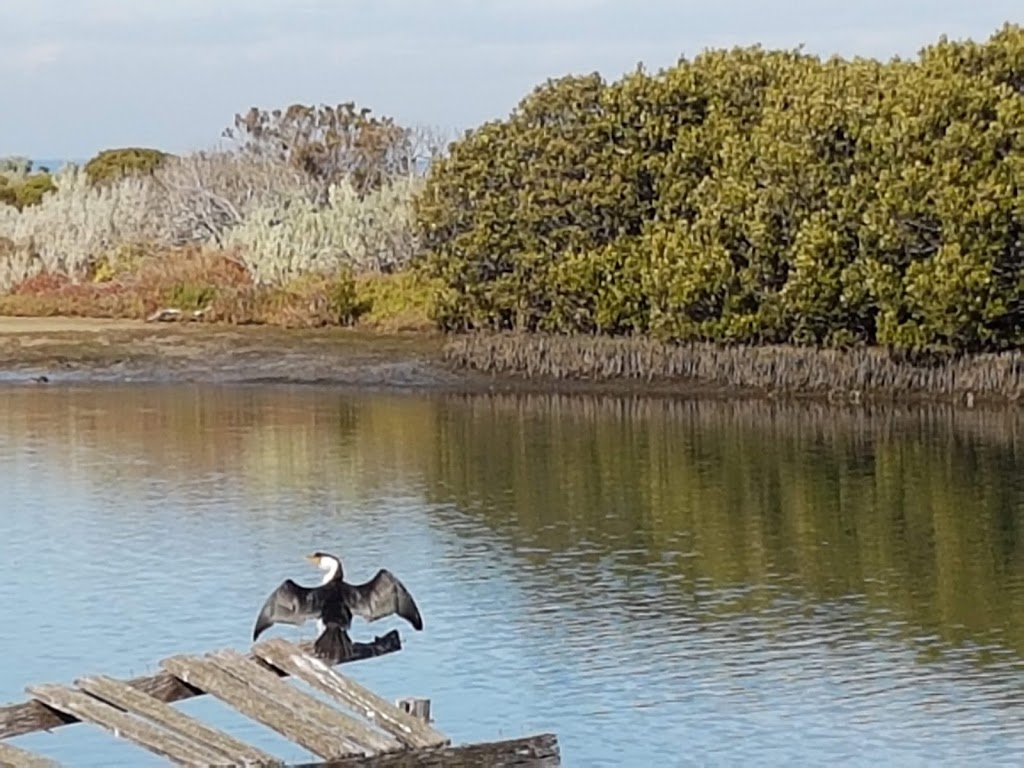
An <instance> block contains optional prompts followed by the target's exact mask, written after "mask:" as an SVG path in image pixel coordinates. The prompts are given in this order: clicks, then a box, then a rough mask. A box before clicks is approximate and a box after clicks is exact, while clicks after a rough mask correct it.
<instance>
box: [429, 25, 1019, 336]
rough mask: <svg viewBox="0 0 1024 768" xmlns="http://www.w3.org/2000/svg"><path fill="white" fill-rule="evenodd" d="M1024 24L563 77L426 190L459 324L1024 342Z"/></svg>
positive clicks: (444, 316)
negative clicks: (870, 47) (883, 53)
mask: <svg viewBox="0 0 1024 768" xmlns="http://www.w3.org/2000/svg"><path fill="white" fill-rule="evenodd" d="M1021 179H1024V29H1022V28H1021V27H1019V26H1011V25H1007V26H1005V27H1004V28H1003V29H1002V30H1000V31H999V32H997V33H996V34H995V35H993V36H992V37H991V38H990V39H989V40H988V41H987V42H985V43H982V44H977V43H973V42H949V41H947V40H945V39H942V40H940V41H939V42H938V43H936V44H935V45H932V46H930V47H928V48H926V49H925V50H924V51H922V53H921V55H920V56H919V57H918V58H917V59H915V60H913V61H904V60H898V59H897V60H893V61H890V62H886V63H881V62H877V61H873V60H865V59H854V60H844V59H839V58H833V59H829V60H822V59H820V58H818V57H814V56H810V55H806V54H804V53H802V52H799V51H766V50H762V49H761V48H759V47H752V48H740V49H733V50H729V51H711V52H706V53H703V54H701V55H700V56H698V57H696V58H695V59H694V60H693V61H687V60H681V61H680V62H679V63H678V64H677V65H676V66H674V67H672V68H670V69H668V70H665V71H662V72H659V73H657V74H648V73H645V72H643V71H637V72H634V73H631V74H629V75H627V76H625V77H623V78H622V79H621V80H619V81H617V82H614V83H606V82H604V81H603V80H602V79H601V78H599V77H598V76H596V75H591V76H586V77H569V78H563V79H561V80H551V81H548V82H547V83H545V84H544V85H543V86H541V87H539V88H537V89H536V90H535V91H534V92H533V93H531V94H530V95H529V96H527V98H525V99H524V100H523V102H521V104H520V105H519V106H518V107H517V109H516V110H515V111H514V112H513V113H512V115H510V117H509V118H508V119H507V120H502V121H494V122H491V123H487V124H485V125H483V126H481V127H480V128H478V129H476V130H474V131H471V132H468V133H467V134H466V135H465V136H464V137H463V138H462V139H460V140H459V141H457V142H455V143H454V144H453V145H452V146H451V147H450V152H449V154H448V156H447V157H445V158H443V159H441V160H439V161H437V162H436V163H435V164H434V167H433V168H432V172H431V174H430V175H429V177H428V180H427V184H426V186H425V188H424V190H423V192H422V194H421V195H420V196H419V198H418V199H417V219H418V223H419V225H420V228H421V230H422V236H423V242H424V244H425V246H426V254H425V259H424V261H423V266H424V269H425V271H426V273H427V274H428V275H430V276H434V277H436V278H439V279H440V280H441V281H442V282H443V285H444V291H443V296H442V297H441V301H440V302H439V305H438V320H439V322H440V323H441V325H442V326H443V327H445V328H448V329H469V328H496V329H503V328H517V329H524V330H551V331H559V332H599V333H608V334H625V333H649V334H652V335H655V336H657V337H661V338H666V339H679V340H683V339H711V340H717V341H735V342H789V343H800V344H824V345H830V346H840V345H846V344H850V343H857V342H864V343H878V344H883V345H887V346H890V347H893V348H907V349H933V350H941V349H960V350H972V349H981V348H1001V347H1010V346H1018V345H1020V344H1021V343H1022V342H1024V305H1022V303H1021V301H1020V299H1019V298H1018V297H1019V296H1020V289H1021V288H1022V287H1024V284H1022V281H1024V271H1022V267H1024V265H1022V256H1024V247H1022V238H1024V193H1022V192H1021V189H1020V186H1021V185H1020V181H1021Z"/></svg>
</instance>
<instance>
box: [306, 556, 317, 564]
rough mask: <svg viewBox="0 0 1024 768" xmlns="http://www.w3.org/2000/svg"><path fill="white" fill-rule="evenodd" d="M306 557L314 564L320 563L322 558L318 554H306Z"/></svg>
mask: <svg viewBox="0 0 1024 768" xmlns="http://www.w3.org/2000/svg"><path fill="white" fill-rule="evenodd" d="M306 559H307V560H309V562H311V563H312V564H313V565H320V558H319V557H317V556H316V555H306Z"/></svg>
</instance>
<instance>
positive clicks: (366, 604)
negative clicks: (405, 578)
mask: <svg viewBox="0 0 1024 768" xmlns="http://www.w3.org/2000/svg"><path fill="white" fill-rule="evenodd" d="M347 586H348V588H349V593H348V595H347V596H346V600H345V602H346V604H347V605H348V608H349V610H351V611H352V613H354V614H356V615H357V616H362V617H363V618H364V619H366V620H367V621H376V620H377V619H382V618H384V617H385V616H390V615H391V614H397V615H399V616H401V617H402V618H403V619H405V620H406V621H408V622H409V623H410V624H412V626H413V627H414V628H416V629H417V630H420V629H423V619H422V618H421V617H420V610H419V608H417V607H416V601H415V600H413V599H412V595H411V594H409V590H407V589H406V588H405V585H404V584H403V583H402V582H400V581H399V580H398V579H397V578H395V576H394V575H393V574H392V573H391V572H390V571H389V570H387V569H386V568H381V569H380V570H379V571H377V575H376V576H374V577H373V578H372V579H370V580H369V581H367V582H366V583H365V584H349V585H347Z"/></svg>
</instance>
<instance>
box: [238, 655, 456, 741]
mask: <svg viewBox="0 0 1024 768" xmlns="http://www.w3.org/2000/svg"><path fill="white" fill-rule="evenodd" d="M253 653H254V654H256V655H257V656H259V657H260V658H262V659H263V660H264V661H267V662H268V663H270V664H273V665H274V666H275V667H278V668H279V669H281V670H283V671H285V672H287V673H288V674H289V675H292V676H293V677H296V678H298V679H299V680H302V681H303V682H305V683H308V684H309V685H311V686H313V687H314V688H316V689H317V690H319V691H322V692H324V693H326V694H327V695H329V696H331V697H333V698H334V699H336V700H338V701H340V702H342V703H343V704H346V705H348V706H349V707H351V708H352V709H354V710H355V711H356V712H358V713H359V714H361V715H363V716H364V717H366V719H367V720H370V721H371V722H375V723H376V724H377V725H379V726H380V727H381V728H384V729H385V730H387V731H388V732H390V733H392V734H393V735H394V736H396V737H397V738H398V740H399V741H401V742H402V743H403V744H404V745H406V746H408V747H414V748H420V747H437V746H444V745H446V744H449V743H450V739H449V738H448V737H447V736H445V735H444V734H443V733H441V732H440V731H437V730H435V729H434V728H433V727H431V726H430V725H429V724H428V723H425V722H423V721H422V720H419V719H418V718H416V717H414V716H413V715H410V714H409V713H408V712H403V711H402V710H400V709H399V708H398V707H396V706H395V705H394V704H392V703H391V702H389V701H386V700H385V699H382V698H381V697H380V696H378V695H377V694H375V693H374V692H373V691H371V690H369V689H368V688H364V687H363V686H361V685H359V684H358V683H356V682H355V681H353V680H349V679H348V678H347V677H342V676H341V675H339V674H338V673H337V672H335V671H334V670H333V669H331V667H330V666H328V665H327V664H325V663H324V662H323V661H321V660H320V659H319V658H317V657H315V656H309V655H306V654H305V653H303V652H302V649H300V648H298V647H296V646H295V645H293V644H291V643H289V642H287V641H285V640H281V639H278V638H275V639H273V640H265V641H264V642H262V643H258V644H257V645H255V646H253Z"/></svg>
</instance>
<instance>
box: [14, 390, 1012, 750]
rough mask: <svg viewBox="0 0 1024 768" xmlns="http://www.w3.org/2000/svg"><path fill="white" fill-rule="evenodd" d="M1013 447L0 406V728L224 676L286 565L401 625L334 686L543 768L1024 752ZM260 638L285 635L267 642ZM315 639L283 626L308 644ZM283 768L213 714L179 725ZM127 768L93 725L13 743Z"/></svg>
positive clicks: (136, 393) (950, 424)
mask: <svg viewBox="0 0 1024 768" xmlns="http://www.w3.org/2000/svg"><path fill="white" fill-rule="evenodd" d="M1022 424H1024V422H1021V421H1018V420H1015V419H1014V418H1012V417H1011V418H1007V417H1005V416H999V415H996V416H990V417H986V416H983V415H980V414H963V415H960V416H957V417H956V419H955V420H954V418H953V417H952V416H950V415H948V414H942V413H937V414H931V415H929V414H927V413H918V412H915V413H903V414H892V413H887V414H878V415H874V416H869V415H865V414H863V413H854V412H830V411H828V410H824V409H822V410H809V409H802V408H795V407H794V408H788V409H783V408H781V407H776V408H775V409H771V408H769V407H767V406H763V405H762V406H754V405H731V406H727V405H712V404H703V405H696V404H686V403H670V402H664V401H644V400H614V399H584V398H566V397H524V398H511V397H453V396H423V395H383V394H372V395H352V394H340V393H338V392H332V391H330V390H324V389H308V388H290V389H285V388H280V389H271V388H218V387H205V388H204V387H193V386H179V387H155V386H133V387H120V388H119V387H95V388H88V387H68V388H59V387H53V386H52V385H51V386H50V387H41V388H35V387H8V388H3V389H0V511H2V528H0V606H2V610H3V612H4V619H3V624H4V626H3V631H2V632H0V658H2V659H3V663H2V664H0V701H3V700H11V701H17V700H21V699H23V697H24V694H23V687H24V686H25V685H26V684H30V683H38V682H70V681H72V680H73V679H74V678H75V677H76V676H79V675H83V674H99V673H103V674H109V675H115V676H121V675H135V674H141V673H144V672H150V671H153V670H154V669H155V668H156V666H155V665H156V662H157V661H158V660H159V659H160V658H163V657H164V656H168V655H172V654H175V653H184V652H202V651H207V650H212V649H215V648H220V647H235V648H246V647H248V638H249V633H250V631H251V627H252V622H253V619H254V616H255V613H256V611H257V610H258V608H259V605H260V604H261V602H262V600H263V599H264V597H265V596H266V594H267V593H268V592H269V591H270V589H272V588H273V587H274V586H276V584H277V583H278V582H279V581H280V580H281V579H282V578H284V577H286V576H291V577H294V578H298V579H300V580H306V581H313V580H315V579H316V578H318V575H317V574H316V573H315V572H313V571H312V570H311V569H310V568H309V566H308V565H307V564H306V563H305V561H304V560H302V557H301V556H302V555H303V554H304V553H306V552H308V551H310V550H312V549H327V550H332V551H335V552H338V553H340V554H341V555H343V556H344V557H345V559H346V569H347V571H348V572H349V573H350V574H351V575H352V577H353V578H360V579H362V578H366V577H369V576H370V575H372V573H373V572H374V571H375V569H376V568H377V567H379V566H381V565H386V566H387V567H389V568H391V569H392V570H393V571H394V572H395V573H396V574H397V575H398V576H399V577H400V578H402V579H403V580H404V581H405V582H406V584H407V585H408V586H409V588H410V589H411V590H412V591H413V593H414V594H415V595H416V598H417V600H418V601H419V603H420V607H421V609H422V611H423V614H424V617H425V622H426V629H425V631H424V632H422V633H415V632H412V631H411V630H409V631H407V629H408V628H407V627H406V626H405V625H404V624H403V623H401V622H400V621H399V620H385V621H382V622H379V623H377V624H375V625H367V624H365V623H361V622H360V623H358V624H357V625H356V626H355V627H354V634H355V636H356V637H357V638H359V637H364V638H365V637H372V635H373V634H375V633H376V634H383V632H384V631H386V630H388V629H390V628H392V627H398V628H399V629H401V631H402V634H403V638H404V640H405V648H404V649H403V650H402V651H401V652H400V653H398V654H394V655H391V656H387V657H382V658H379V659H373V660H370V661H366V662H361V663H358V664H352V665H349V666H348V667H346V668H345V671H346V673H348V674H350V675H352V676H353V677H355V678H356V679H358V680H360V681H362V682H364V683H366V684H368V685H370V686H371V687H373V688H374V689H376V690H377V691H379V692H381V693H382V694H384V695H386V696H388V697H389V698H397V697H400V696H404V695H421V696H429V697H430V698H431V699H432V701H433V708H434V713H435V717H436V719H437V722H438V726H439V727H440V728H441V729H442V730H445V731H446V732H447V733H449V734H450V735H451V736H452V737H453V739H454V740H455V741H457V742H459V741H476V740H489V739H494V738H502V737H506V738H510V737H514V736H518V735H527V734H530V733H537V732H543V731H555V732H557V733H558V735H559V738H560V741H561V744H562V749H563V755H564V760H565V764H566V765H568V766H598V765H624V766H633V765H635V766H643V765H647V764H649V761H652V760H653V761H654V764H659V765H739V764H746V763H748V762H751V763H756V764H758V765H787V764H791V763H797V764H801V765H823V764H835V763H841V764H843V765H874V764H877V763H879V762H883V763H885V764H899V765H902V766H911V765H966V764H970V763H975V762H982V761H983V762H984V764H986V765H991V764H1000V763H1001V764H1011V763H1019V762H1020V759H1021V756H1022V755H1024V480H1022V476H1024V472H1022V470H1024V457H1022V454H1021V445H1022V442H1021V440H1022V437H1024V431H1019V430H1020V428H1021V426H1022ZM275 632H276V633H278V634H281V635H284V636H287V637H295V636H296V635H298V634H299V633H298V632H297V631H296V630H294V629H292V628H288V627H286V628H283V629H280V630H277V629H275V630H272V633H275ZM310 632H311V630H309V629H307V630H306V633H305V634H306V636H308V635H309V633H310ZM182 706H183V708H184V709H186V710H187V711H189V712H194V713H199V714H201V715H202V716H203V717H204V718H207V719H210V720H213V721H214V722H216V723H217V724H219V725H221V726H222V727H224V728H226V729H228V730H230V731H231V732H232V733H234V734H236V735H238V736H239V737H240V738H243V739H246V740H249V741H251V742H252V743H254V744H257V745H259V746H262V747H264V748H266V749H268V750H271V751H276V752H277V753H278V754H280V755H281V756H282V757H285V758H287V759H295V760H305V759H311V756H310V755H308V754H307V753H305V752H304V751H303V750H301V749H298V748H296V747H292V746H290V745H289V744H288V743H287V742H284V741H283V740H281V739H279V738H278V737H277V736H276V735H275V734H274V733H273V732H272V731H269V730H268V729H266V728H264V727H263V726H260V725H258V724H256V723H254V722H251V721H248V720H247V719H245V718H242V717H241V716H237V715H234V714H232V713H230V712H228V711H227V710H226V709H225V708H223V707H221V706H220V705H219V704H218V703H217V702H216V701H215V700H212V699H209V698H208V697H207V698H205V699H201V700H193V701H190V702H187V703H185V704H183V705H182ZM14 743H17V744H21V745H23V746H26V747H28V748H30V749H35V750H38V751H40V752H43V753H45V754H48V755H51V756H53V757H56V758H57V759H61V760H64V761H67V762H68V763H70V764H72V765H97V766H99V765H128V764H131V765H149V764H159V761H158V760H157V759H155V758H154V757H152V756H151V755H149V753H147V752H145V751H143V750H140V749H138V748H136V747H133V746H131V745H129V744H126V743H124V742H119V741H116V740H114V739H113V737H111V736H110V735H108V734H106V733H104V732H102V731H100V730H98V729H94V728H91V727H87V726H73V727H70V728H66V729H60V730H58V731H56V732H55V733H54V734H37V735H32V736H26V737H21V738H18V739H15V740H14Z"/></svg>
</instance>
